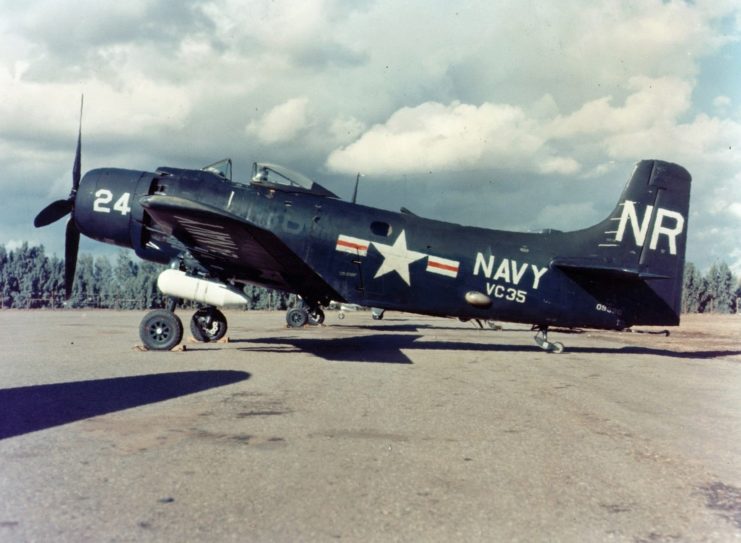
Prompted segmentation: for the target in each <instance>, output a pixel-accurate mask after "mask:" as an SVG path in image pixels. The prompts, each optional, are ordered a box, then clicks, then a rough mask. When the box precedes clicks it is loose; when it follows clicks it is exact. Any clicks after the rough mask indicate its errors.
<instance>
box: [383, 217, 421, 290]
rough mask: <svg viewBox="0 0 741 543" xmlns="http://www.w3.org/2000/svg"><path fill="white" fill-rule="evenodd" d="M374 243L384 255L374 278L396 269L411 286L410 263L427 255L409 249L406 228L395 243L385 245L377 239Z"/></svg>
mask: <svg viewBox="0 0 741 543" xmlns="http://www.w3.org/2000/svg"><path fill="white" fill-rule="evenodd" d="M372 243H373V245H374V247H375V248H376V249H378V252H379V253H381V255H382V256H383V264H381V267H380V268H378V271H377V272H376V275H375V276H374V277H373V278H374V279H376V278H378V277H381V276H382V275H386V274H387V273H391V272H394V271H395V272H396V273H398V274H399V277H401V278H402V279H403V280H404V282H405V283H406V284H407V285H409V286H411V285H412V283H411V281H410V280H409V264H411V263H412V262H416V261H417V260H421V259H423V258H424V257H426V256H427V255H426V254H424V253H418V252H417V251H410V250H409V249H407V238H406V233H405V232H404V230H402V231H401V234H399V237H398V238H396V241H395V242H394V244H393V245H385V244H383V243H378V242H376V241H374V242H372Z"/></svg>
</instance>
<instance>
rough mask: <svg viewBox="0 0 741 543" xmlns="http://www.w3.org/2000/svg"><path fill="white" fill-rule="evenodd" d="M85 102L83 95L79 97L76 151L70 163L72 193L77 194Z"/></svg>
mask: <svg viewBox="0 0 741 543" xmlns="http://www.w3.org/2000/svg"><path fill="white" fill-rule="evenodd" d="M84 103H85V95H84V94H83V95H82V96H81V97H80V126H79V128H78V130H77V151H76V152H75V163H74V164H73V165H72V194H71V195H74V194H77V189H78V188H79V186H80V169H81V165H80V162H81V157H80V155H81V154H82V153H81V150H82V149H81V147H82V106H83V104H84Z"/></svg>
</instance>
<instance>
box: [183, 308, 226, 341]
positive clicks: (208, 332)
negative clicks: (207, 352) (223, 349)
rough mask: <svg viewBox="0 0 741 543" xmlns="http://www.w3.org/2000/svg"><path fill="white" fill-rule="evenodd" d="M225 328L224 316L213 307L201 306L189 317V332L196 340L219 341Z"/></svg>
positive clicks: (224, 332)
mask: <svg viewBox="0 0 741 543" xmlns="http://www.w3.org/2000/svg"><path fill="white" fill-rule="evenodd" d="M226 329H227V326H226V317H225V316H224V314H223V313H222V312H221V311H219V310H218V309H216V308H215V307H204V308H201V309H199V310H198V311H196V312H195V313H194V314H193V317H192V318H191V319H190V333H191V334H193V337H194V338H195V339H196V340H197V341H203V342H205V343H208V342H209V341H219V340H220V339H221V338H223V337H224V336H225V335H226Z"/></svg>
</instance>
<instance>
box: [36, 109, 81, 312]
mask: <svg viewBox="0 0 741 543" xmlns="http://www.w3.org/2000/svg"><path fill="white" fill-rule="evenodd" d="M84 99H85V97H84V96H82V97H81V98H80V126H79V129H78V131H77V151H75V162H74V164H73V165H72V190H71V191H70V193H69V196H68V197H67V199H66V200H57V201H55V202H52V203H51V204H49V205H48V206H46V207H45V208H44V209H42V210H41V211H40V212H39V214H38V215H36V218H35V219H34V220H33V225H34V226H35V227H36V228H41V227H42V226H47V225H49V224H52V223H54V222H56V221H58V220H59V219H61V218H63V217H64V216H65V215H67V214H70V215H71V216H70V218H69V220H68V221H67V229H66V231H65V239H64V293H65V296H66V297H67V298H69V297H70V296H71V295H72V283H73V282H74V280H75V269H76V268H77V250H78V248H79V246H80V231H79V230H78V229H77V225H76V224H75V198H76V196H77V189H78V188H80V162H81V158H80V155H81V147H82V106H83V103H84Z"/></svg>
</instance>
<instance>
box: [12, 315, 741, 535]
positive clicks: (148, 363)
mask: <svg viewBox="0 0 741 543" xmlns="http://www.w3.org/2000/svg"><path fill="white" fill-rule="evenodd" d="M143 315H144V312H113V311H56V312H52V311H8V310H6V311H0V382H1V383H2V386H1V387H0V541H62V542H64V541H70V542H72V541H74V542H80V541H95V542H98V541H179V542H181V541H528V542H530V541H627V542H631V543H638V542H676V541H738V540H740V539H741V363H740V361H741V341H740V342H739V344H738V345H737V346H736V348H735V349H734V348H728V347H724V348H714V347H713V345H710V344H709V345H707V346H705V347H703V348H701V349H697V348H695V349H690V350H688V349H687V348H684V349H679V348H677V349H675V348H673V346H672V337H669V338H661V341H660V342H659V341H658V339H657V345H658V344H660V347H656V346H652V345H653V338H641V344H640V345H638V346H635V345H633V346H631V344H630V341H631V338H630V337H629V336H630V334H623V335H619V334H615V335H610V334H600V335H595V334H558V333H553V334H552V339H553V340H558V341H562V342H563V343H564V344H565V345H566V349H567V350H566V352H564V353H563V354H560V355H553V354H548V353H545V352H543V351H541V350H540V349H538V348H537V347H536V346H535V344H534V342H533V340H532V335H533V334H532V333H531V332H529V331H528V330H527V328H525V327H522V326H509V325H505V329H504V330H503V331H498V332H495V331H492V330H477V329H474V327H473V326H472V325H471V324H470V323H468V324H465V323H460V322H458V321H454V320H446V319H432V318H424V317H416V316H408V315H395V314H389V315H387V317H386V318H385V319H384V320H383V321H373V320H371V318H370V314H368V313H365V312H363V313H350V314H348V316H347V318H346V319H345V320H342V321H340V320H338V319H337V317H336V315H335V314H333V313H328V315H327V321H326V325H325V326H322V327H307V328H302V329H288V328H286V326H285V319H284V315H283V314H282V313H278V312H273V313H263V312H254V313H242V312H235V313H228V314H227V316H228V318H229V326H230V329H229V334H228V335H229V337H230V338H231V341H230V342H229V343H223V344H222V343H220V344H188V345H187V350H186V351H185V352H167V353H157V352H140V351H137V350H135V349H134V347H135V345H136V344H138V343H139V339H138V326H139V321H140V319H141V318H142V316H143ZM180 316H181V317H183V318H186V319H187V318H189V316H190V315H189V314H186V313H184V312H180ZM186 325H187V323H186ZM625 336H628V337H627V338H626V337H625Z"/></svg>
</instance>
